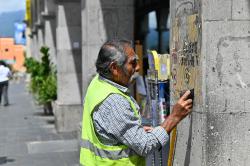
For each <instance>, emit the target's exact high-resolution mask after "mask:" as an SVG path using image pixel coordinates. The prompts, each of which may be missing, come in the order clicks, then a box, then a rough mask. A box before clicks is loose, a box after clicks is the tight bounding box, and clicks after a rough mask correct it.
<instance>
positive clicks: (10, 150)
mask: <svg viewBox="0 0 250 166" xmlns="http://www.w3.org/2000/svg"><path fill="white" fill-rule="evenodd" d="M9 101H10V105H9V106H8V107H4V106H2V105H0V165H3V166H78V160H79V159H78V158H79V152H78V147H77V133H76V132H72V133H60V134H59V133H57V132H56V130H55V127H54V116H45V115H44V114H43V110H42V108H41V107H39V106H37V105H35V104H34V102H33V99H32V96H31V95H30V94H29V93H28V92H27V89H26V88H25V83H24V81H20V82H11V83H10V85H9Z"/></svg>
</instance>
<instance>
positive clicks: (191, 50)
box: [172, 42, 199, 67]
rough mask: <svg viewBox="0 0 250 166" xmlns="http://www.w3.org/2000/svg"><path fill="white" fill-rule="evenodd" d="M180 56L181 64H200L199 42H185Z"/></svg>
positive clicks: (193, 65)
mask: <svg viewBox="0 0 250 166" xmlns="http://www.w3.org/2000/svg"><path fill="white" fill-rule="evenodd" d="M172 56H173V55H172ZM179 57H180V60H179V64H180V65H182V66H192V67H195V66H198V65H199V56H198V53H197V42H189V43H188V42H184V44H183V50H182V51H181V53H180V56H179Z"/></svg>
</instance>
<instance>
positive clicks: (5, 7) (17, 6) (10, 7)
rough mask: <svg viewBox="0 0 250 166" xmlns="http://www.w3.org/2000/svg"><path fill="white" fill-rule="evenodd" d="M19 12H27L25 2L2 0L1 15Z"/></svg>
mask: <svg viewBox="0 0 250 166" xmlns="http://www.w3.org/2000/svg"><path fill="white" fill-rule="evenodd" d="M17 10H25V0H0V14H1V13H3V12H11V11H17Z"/></svg>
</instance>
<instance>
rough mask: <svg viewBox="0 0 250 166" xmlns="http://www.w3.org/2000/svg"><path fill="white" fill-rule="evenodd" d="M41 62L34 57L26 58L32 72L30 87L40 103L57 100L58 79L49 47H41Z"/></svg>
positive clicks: (28, 68)
mask: <svg viewBox="0 0 250 166" xmlns="http://www.w3.org/2000/svg"><path fill="white" fill-rule="evenodd" d="M40 52H41V53H42V55H43V56H42V58H41V62H39V61H37V60H35V59H34V58H32V57H31V58H26V59H25V66H26V68H27V72H28V73H30V74H31V82H30V89H31V92H32V93H33V94H34V95H35V96H36V99H37V100H38V102H39V103H40V104H45V103H47V102H50V101H53V100H56V97H57V81H56V70H55V67H54V66H53V65H52V64H51V62H50V59H49V48H48V47H41V49H40Z"/></svg>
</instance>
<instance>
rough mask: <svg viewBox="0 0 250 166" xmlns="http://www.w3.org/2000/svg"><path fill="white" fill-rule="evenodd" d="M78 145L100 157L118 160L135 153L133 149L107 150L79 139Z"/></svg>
mask: <svg viewBox="0 0 250 166" xmlns="http://www.w3.org/2000/svg"><path fill="white" fill-rule="evenodd" d="M80 146H81V147H82V148H85V149H89V150H90V151H92V152H93V153H94V154H95V155H96V156H99V157H101V158H108V159H111V160H119V159H122V158H128V157H130V156H134V155H136V153H135V151H133V150H131V149H130V148H128V149H122V150H119V151H118V150H116V151H113V150H112V151H108V150H103V149H99V148H97V147H96V146H95V145H93V144H92V143H91V142H90V141H88V140H84V139H81V141H80Z"/></svg>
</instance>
